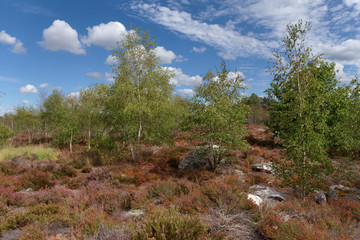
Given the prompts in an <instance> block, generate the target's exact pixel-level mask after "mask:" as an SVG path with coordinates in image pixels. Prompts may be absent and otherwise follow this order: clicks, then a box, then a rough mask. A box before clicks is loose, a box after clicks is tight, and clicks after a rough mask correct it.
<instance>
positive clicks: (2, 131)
mask: <svg viewBox="0 0 360 240" xmlns="http://www.w3.org/2000/svg"><path fill="white" fill-rule="evenodd" d="M14 135H15V133H14V132H13V131H11V130H10V129H9V128H8V127H7V126H6V125H4V124H2V123H0V146H1V145H3V144H5V143H6V140H7V139H8V138H11V137H12V136H14Z"/></svg>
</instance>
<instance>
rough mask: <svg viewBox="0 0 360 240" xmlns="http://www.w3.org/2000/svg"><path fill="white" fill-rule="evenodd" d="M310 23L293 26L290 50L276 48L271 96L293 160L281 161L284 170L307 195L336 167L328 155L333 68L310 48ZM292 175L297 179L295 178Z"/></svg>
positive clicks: (274, 118) (274, 124)
mask: <svg viewBox="0 0 360 240" xmlns="http://www.w3.org/2000/svg"><path fill="white" fill-rule="evenodd" d="M309 30H310V25H309V24H308V23H305V24H303V22H302V21H299V22H298V23H297V24H294V25H288V26H287V34H286V36H285V38H284V40H283V47H284V50H283V51H282V52H280V51H277V52H274V61H273V66H272V68H271V69H270V71H271V72H272V74H273V76H274V80H273V82H272V83H271V88H270V89H268V90H267V92H268V93H269V95H270V96H271V97H273V98H275V99H276V100H277V102H275V103H273V104H272V105H271V107H270V114H271V121H270V122H269V127H270V129H271V130H272V131H273V132H274V134H275V136H278V137H280V139H281V144H282V145H283V147H285V148H286V155H287V159H288V160H289V161H288V162H287V164H284V165H282V166H281V165H279V164H278V166H277V167H278V173H280V175H281V176H282V177H283V178H284V179H285V181H286V182H291V184H292V186H293V187H294V189H296V190H298V192H299V193H300V195H301V196H302V197H305V194H306V192H307V191H308V190H309V189H311V187H312V186H311V184H310V182H311V180H312V179H317V178H321V177H323V173H327V172H328V170H330V166H329V164H330V163H329V161H328V157H327V153H326V134H327V129H328V128H327V124H326V121H327V118H328V115H329V110H328V109H327V108H326V104H327V102H328V96H327V91H328V90H329V88H331V87H333V86H334V84H335V85H336V82H335V83H334V78H333V77H332V76H330V77H329V76H328V75H329V74H330V75H331V74H333V66H332V67H331V66H328V65H327V64H325V63H323V62H321V56H313V55H312V54H311V49H310V48H307V47H305V37H306V33H307V32H308V31H309ZM289 179H291V181H289Z"/></svg>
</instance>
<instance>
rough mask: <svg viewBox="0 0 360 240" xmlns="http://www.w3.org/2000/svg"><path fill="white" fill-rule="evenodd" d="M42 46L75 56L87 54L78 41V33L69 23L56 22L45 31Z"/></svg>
mask: <svg viewBox="0 0 360 240" xmlns="http://www.w3.org/2000/svg"><path fill="white" fill-rule="evenodd" d="M38 43H39V44H40V46H42V47H43V48H45V49H48V50H51V51H68V52H71V53H74V54H85V49H83V48H82V46H81V43H80V41H79V39H78V33H77V31H76V30H75V29H73V28H72V27H71V26H70V25H69V24H68V23H67V22H65V21H62V20H55V21H54V22H53V23H52V25H51V26H50V27H48V28H47V29H44V30H43V40H42V41H41V42H38Z"/></svg>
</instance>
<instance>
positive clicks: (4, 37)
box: [0, 30, 26, 54]
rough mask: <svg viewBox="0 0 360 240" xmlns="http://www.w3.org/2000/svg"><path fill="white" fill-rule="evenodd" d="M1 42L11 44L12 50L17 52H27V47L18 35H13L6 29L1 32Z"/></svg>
mask: <svg viewBox="0 0 360 240" xmlns="http://www.w3.org/2000/svg"><path fill="white" fill-rule="evenodd" d="M0 43H2V44H6V45H11V46H12V47H13V48H12V52H13V53H16V54H24V53H26V48H24V45H23V43H22V42H21V41H19V40H17V39H16V37H12V36H10V35H9V34H7V33H6V32H5V31H4V30H2V31H1V32H0Z"/></svg>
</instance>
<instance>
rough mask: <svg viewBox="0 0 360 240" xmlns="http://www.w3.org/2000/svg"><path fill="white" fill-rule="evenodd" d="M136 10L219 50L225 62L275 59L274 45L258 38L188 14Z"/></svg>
mask: <svg viewBox="0 0 360 240" xmlns="http://www.w3.org/2000/svg"><path fill="white" fill-rule="evenodd" d="M132 8H133V9H135V10H138V11H139V12H140V14H141V15H142V16H145V17H147V18H149V19H150V20H152V21H153V22H156V23H158V24H161V25H163V26H165V27H167V28H168V29H170V30H173V31H176V32H180V33H182V34H184V35H185V36H187V37H189V38H190V39H192V40H195V41H199V42H203V43H206V44H208V45H210V46H213V47H215V48H217V49H218V50H219V51H220V52H219V55H220V56H221V57H223V58H225V59H235V58H236V57H239V56H242V57H245V56H250V55H260V56H270V55H271V51H269V46H268V45H270V46H273V43H265V42H262V41H259V40H258V39H255V38H254V37H251V36H245V35H242V34H240V33H239V32H237V31H234V30H232V29H227V28H226V27H222V26H220V25H218V24H208V23H205V22H201V21H198V20H195V19H193V17H192V16H191V14H189V13H187V12H183V11H181V12H180V11H176V10H171V9H170V8H167V7H162V6H159V5H156V4H138V5H133V6H132Z"/></svg>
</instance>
